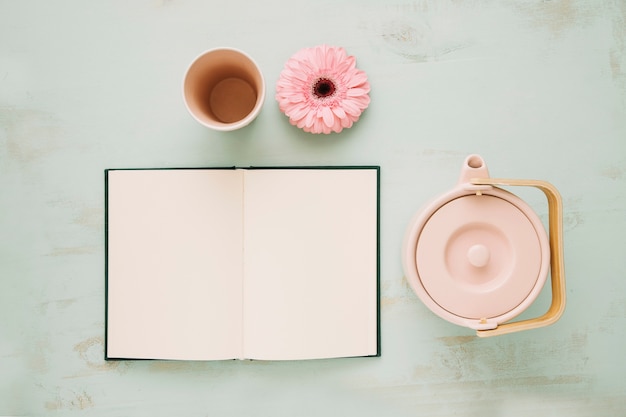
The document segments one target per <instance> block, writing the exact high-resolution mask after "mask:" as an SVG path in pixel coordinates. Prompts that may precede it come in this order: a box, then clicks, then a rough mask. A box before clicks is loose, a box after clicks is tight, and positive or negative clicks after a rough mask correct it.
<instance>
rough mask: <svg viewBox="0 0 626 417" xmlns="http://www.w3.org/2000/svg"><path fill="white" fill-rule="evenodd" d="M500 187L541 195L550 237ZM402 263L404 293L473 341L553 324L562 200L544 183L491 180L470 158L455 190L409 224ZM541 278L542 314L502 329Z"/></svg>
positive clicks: (560, 271) (560, 292)
mask: <svg viewBox="0 0 626 417" xmlns="http://www.w3.org/2000/svg"><path fill="white" fill-rule="evenodd" d="M499 186H527V187H536V188H539V189H540V190H541V191H543V192H544V194H545V195H546V197H547V199H548V211H549V232H550V234H549V236H548V234H547V233H546V230H545V229H544V227H543V224H542V222H541V220H540V219H539V217H538V216H537V215H536V214H535V212H534V211H533V210H532V209H531V208H530V207H529V206H528V204H526V203H525V202H524V201H523V200H522V199H520V198H519V197H517V196H516V195H515V194H512V193H511V192H509V191H506V190H504V189H502V188H500V187H499ZM402 263H403V268H404V272H405V275H406V278H407V280H408V282H409V284H410V285H411V288H412V289H413V291H414V292H415V293H416V294H417V296H418V297H419V298H420V300H422V302H423V303H424V304H425V305H426V306H427V307H428V308H429V309H430V310H431V311H432V312H434V313H435V314H437V315H438V316H440V317H442V318H444V319H446V320H448V321H450V322H452V323H455V324H458V325H461V326H465V327H469V328H471V329H474V330H476V331H477V334H478V336H493V335H499V334H504V333H511V332H515V331H519V330H527V329H532V328H537V327H542V326H546V325H549V324H552V323H554V322H555V321H557V320H558V319H559V318H560V317H561V315H562V314H563V311H564V309H565V275H564V267H563V239H562V203H561V197H560V195H559V193H558V191H557V190H556V188H555V187H554V186H552V185H551V184H550V183H547V182H545V181H537V180H515V179H493V178H490V177H489V172H488V170H487V166H486V164H485V162H484V161H483V159H482V158H481V157H480V156H479V155H470V156H468V157H467V158H466V159H465V162H464V164H463V167H462V169H461V176H460V178H459V181H458V183H457V185H456V187H454V188H453V189H452V190H450V191H448V192H447V193H445V194H443V195H441V196H439V197H437V198H435V199H434V200H432V201H431V202H430V203H429V204H427V205H426V207H424V208H422V210H420V211H419V212H418V213H417V214H416V215H415V216H414V217H413V219H412V220H411V222H410V224H409V226H408V228H407V231H406V234H405V238H404V244H403V247H402ZM548 272H550V275H551V282H552V303H551V306H550V308H549V309H548V311H547V312H546V313H545V314H544V315H542V316H540V317H537V318H532V319H527V320H522V321H516V322H509V321H510V320H512V319H513V318H514V317H516V316H518V315H519V314H520V313H522V312H523V311H524V310H525V309H526V308H528V306H530V304H532V302H533V301H534V300H535V299H536V298H537V296H538V295H539V293H540V292H541V290H542V288H543V286H544V283H545V282H546V279H547V276H548Z"/></svg>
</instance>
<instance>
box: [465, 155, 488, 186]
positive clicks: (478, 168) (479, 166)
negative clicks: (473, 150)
mask: <svg viewBox="0 0 626 417" xmlns="http://www.w3.org/2000/svg"><path fill="white" fill-rule="evenodd" d="M472 178H489V170H488V169H487V164H486V163H485V161H484V160H483V158H482V157H481V156H480V155H476V154H472V155H469V156H468V157H467V158H465V161H464V162H463V167H461V176H460V177H459V182H458V183H459V185H460V184H467V183H469V182H471V180H472Z"/></svg>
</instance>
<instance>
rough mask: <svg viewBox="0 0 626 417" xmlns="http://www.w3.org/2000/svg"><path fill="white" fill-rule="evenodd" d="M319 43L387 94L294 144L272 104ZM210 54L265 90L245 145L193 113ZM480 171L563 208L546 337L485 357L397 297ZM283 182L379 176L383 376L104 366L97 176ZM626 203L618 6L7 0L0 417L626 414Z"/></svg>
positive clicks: (328, 364) (458, 333)
mask: <svg viewBox="0 0 626 417" xmlns="http://www.w3.org/2000/svg"><path fill="white" fill-rule="evenodd" d="M321 43H328V44H332V45H338V46H343V47H345V48H346V49H347V51H348V52H349V53H350V54H352V55H354V56H356V57H357V63H358V66H359V68H361V69H363V70H364V71H366V72H367V73H368V76H369V79H370V82H371V86H372V91H371V99H372V102H371V105H370V107H369V108H368V109H367V110H366V112H365V113H364V114H363V116H362V118H361V120H360V121H359V122H358V123H357V124H355V126H354V127H353V128H352V129H349V130H347V131H344V132H343V133H341V134H340V135H330V136H313V135H309V134H306V133H304V132H301V131H299V130H298V129H296V128H294V127H292V126H290V125H289V123H288V122H287V119H286V118H285V117H284V116H283V115H282V114H281V113H280V112H279V110H278V108H277V104H276V102H275V100H274V98H273V95H274V93H273V92H274V86H275V82H276V80H277V78H278V75H279V73H280V70H281V69H282V66H283V65H284V63H285V61H286V60H287V59H288V58H289V57H290V56H291V55H292V54H293V53H294V52H296V51H297V50H298V49H300V48H302V47H307V46H313V45H317V44H321ZM215 46H233V47H237V48H241V49H243V50H245V51H247V52H248V53H249V54H251V55H252V56H253V57H254V58H255V59H256V60H257V61H258V63H259V64H260V66H261V67H262V69H263V72H264V75H265V77H266V82H267V88H268V97H267V99H266V102H265V106H264V108H263V111H262V113H261V114H260V116H259V118H258V119H257V120H256V121H255V122H254V123H253V124H252V125H250V126H249V127H247V128H245V129H242V130H240V131H237V132H234V133H217V132H212V131H208V130H207V129H205V128H203V127H202V126H200V125H199V124H197V123H196V122H195V121H193V119H191V117H190V116H189V115H188V114H187V113H186V110H185V108H184V106H183V102H182V96H181V83H182V76H183V73H184V71H185V69H186V67H187V65H188V64H189V62H190V61H191V60H192V59H193V58H194V57H195V56H196V55H197V54H199V53H200V52H201V51H203V50H205V49H208V48H211V47H215ZM469 153H479V154H481V155H482V156H483V157H484V158H485V160H486V161H487V164H488V165H489V169H490V171H491V174H492V175H493V176H499V177H511V178H538V179H545V180H548V181H550V182H552V183H553V184H555V185H556V186H557V187H558V188H559V190H560V191H561V193H562V196H563V200H564V208H565V215H564V229H565V230H564V238H565V254H566V259H565V269H566V274H567V295H568V306H567V310H566V312H565V315H564V316H563V318H562V319H561V320H560V321H559V322H558V323H556V324H555V325H553V326H551V327H548V328H544V329H539V330H533V331H528V332H522V333H518V334H513V335H507V336H501V337H497V338H491V339H484V340H483V339H477V338H476V337H474V336H473V333H472V332H471V331H470V330H468V329H464V328H460V327H457V326H455V325H452V324H449V323H447V322H445V321H443V320H441V319H439V318H438V317H436V316H434V315H433V314H432V313H431V312H430V311H429V310H427V309H426V307H424V306H423V305H422V304H421V302H420V301H419V300H418V299H417V297H416V296H415V295H414V294H413V293H412V291H411V289H410V288H409V287H408V285H407V282H406V280H405V279H404V278H403V272H402V268H401V264H400V255H399V254H400V246H401V241H402V236H403V233H404V230H405V227H406V225H407V223H408V221H409V219H410V217H411V216H412V215H413V214H414V213H415V212H416V211H417V210H418V208H419V207H420V206H421V205H422V204H424V203H425V202H426V201H427V200H428V199H429V198H431V197H434V196H436V195H438V194H440V193H442V192H444V191H446V190H448V189H449V188H450V187H452V186H453V185H454V184H455V182H456V179H457V177H458V171H459V168H460V165H461V163H462V161H463V159H464V158H465V156H466V155H467V154H469ZM285 164H289V165H298V164H307V165H312V164H314V165H325V164H341V165H348V164H377V165H381V181H382V184H381V195H382V199H381V210H382V218H381V231H382V233H381V244H382V258H381V266H382V268H381V285H382V347H383V355H382V357H381V358H362V359H338V360H321V361H308V362H305V361H303V362H285V363H280V362H239V361H229V362H202V363H199V362H153V361H143V362H109V363H105V362H104V361H103V334H104V327H103V326H104V224H103V221H104V190H103V182H104V181H103V178H104V176H103V170H104V169H105V168H113V167H174V166H212V165H285ZM520 195H522V196H524V198H526V199H527V201H528V202H529V203H530V204H531V205H532V206H533V207H534V208H535V209H536V210H537V212H538V213H539V214H540V216H541V217H542V219H544V221H545V219H546V211H547V210H546V205H545V201H544V200H543V197H542V196H541V195H540V194H539V193H537V192H532V191H528V190H524V191H520ZM625 197H626V3H625V2H624V1H618V0H607V1H600V0H597V1H591V0H590V1H585V0H552V1H543V0H527V1H522V0H514V1H508V2H496V1H489V0H464V1H450V0H442V1H434V0H415V1H409V0H399V1H396V2H387V1H383V0H367V1H361V0H320V1H317V2H310V1H301V0H293V1H290V2H284V1H277V0H268V1H263V2H243V1H236V0H235V1H224V2H222V1H220V2H217V1H213V2H211V1H206V0H205V1H200V0H171V1H167V0H138V1H132V2H129V1H119V0H115V1H90V2H87V1H78V0H59V1H43V0H25V1H17V0H15V1H9V0H0V236H1V239H0V415H29V416H31V415H32V416H43V415H75V414H86V415H94V416H141V415H151V416H172V415H181V416H182V415H184V416H251V415H267V416H321V415H330V416H347V415H360V416H382V415H385V416H414V415H424V416H451V415H458V416H528V415H536V416H592V415H593V416H624V415H626V382H624V381H625V378H624V374H625V373H626V372H625V371H626V357H625V356H626V238H625V237H624V236H626V234H625V232H626V220H625V218H626V216H625V214H626V198H625ZM548 301H549V291H547V294H546V292H544V293H542V295H541V297H540V299H539V300H538V302H537V303H536V304H535V305H534V306H533V307H531V309H530V311H529V312H528V314H527V315H525V316H532V315H533V314H540V313H542V312H543V311H544V310H545V309H546V306H547V304H548Z"/></svg>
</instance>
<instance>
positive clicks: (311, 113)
mask: <svg viewBox="0 0 626 417" xmlns="http://www.w3.org/2000/svg"><path fill="white" fill-rule="evenodd" d="M369 91H370V85H369V82H368V81H367V75H366V74H365V72H363V71H361V70H359V69H357V68H356V59H355V58H354V57H353V56H348V55H347V54H346V51H345V49H343V48H339V47H333V46H328V45H320V46H316V47H313V48H305V49H301V50H300V51H298V52H297V53H296V54H295V55H293V56H292V57H291V58H289V60H288V61H287V63H286V64H285V68H284V69H283V71H282V72H281V73H280V78H279V80H278V83H277V84H276V100H277V101H278V106H279V108H280V110H281V111H282V112H283V113H285V115H286V116H287V117H289V122H290V123H291V124H292V125H295V126H298V127H299V128H301V129H302V130H304V131H305V132H311V133H326V134H328V133H330V132H337V133H339V132H341V131H342V130H343V129H344V128H348V127H351V126H352V124H353V123H354V122H356V121H357V120H359V116H360V115H361V113H362V112H363V110H365V109H366V108H367V106H368V105H369V102H370V98H369V95H368V93H369Z"/></svg>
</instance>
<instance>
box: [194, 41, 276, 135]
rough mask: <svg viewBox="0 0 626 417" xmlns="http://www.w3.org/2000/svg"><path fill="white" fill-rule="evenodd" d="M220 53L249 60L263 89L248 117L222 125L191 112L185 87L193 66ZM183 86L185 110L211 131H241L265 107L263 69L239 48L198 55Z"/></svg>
mask: <svg viewBox="0 0 626 417" xmlns="http://www.w3.org/2000/svg"><path fill="white" fill-rule="evenodd" d="M218 51H229V52H236V53H238V54H240V55H242V56H243V57H245V58H246V59H248V60H249V61H250V62H251V63H252V65H254V67H255V69H256V70H257V72H258V75H259V78H260V80H261V89H260V92H259V94H258V97H257V100H256V103H255V105H254V108H253V109H252V110H251V111H250V113H248V115H246V117H244V118H243V119H241V120H239V121H236V122H233V123H222V124H220V125H216V124H210V123H207V122H206V121H204V120H201V119H200V118H198V117H197V116H196V115H195V114H194V112H193V111H192V110H191V108H190V106H189V103H188V101H187V96H186V94H185V85H186V83H187V77H188V75H189V72H190V70H191V68H193V66H194V65H195V64H196V63H197V62H198V61H199V60H200V59H201V58H203V57H204V56H206V55H208V54H210V53H214V52H218ZM182 84H183V88H182V95H183V102H184V103H185V108H186V109H187V112H188V113H189V114H190V115H191V116H192V117H193V118H194V120H196V121H197V122H198V123H200V124H201V125H203V126H205V127H208V128H209V129H213V130H217V131H222V132H227V131H233V130H237V129H241V128H242V127H245V126H247V125H249V124H250V123H251V122H252V121H253V120H254V119H255V118H256V117H257V116H258V115H259V113H260V112H261V108H262V107H263V104H264V103H265V90H266V86H265V77H264V76H263V71H261V67H260V66H259V64H258V62H257V61H256V60H255V59H254V58H252V56H250V54H248V53H247V52H245V51H243V50H241V49H239V48H235V47H231V46H218V47H214V48H210V49H206V50H204V51H203V52H201V53H199V54H198V55H196V57H195V58H194V59H193V60H192V61H191V63H190V64H189V65H187V69H186V70H185V73H184V75H183V83H182Z"/></svg>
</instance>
